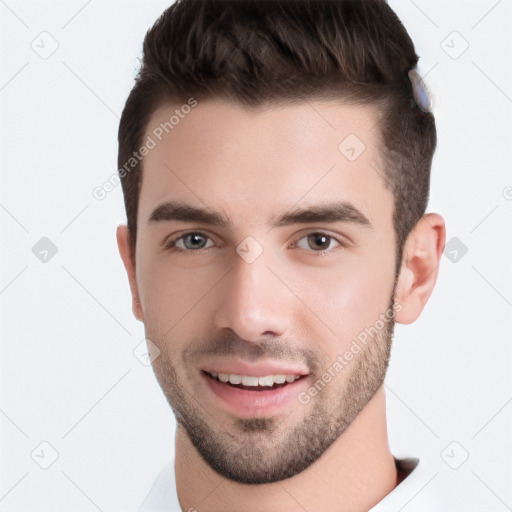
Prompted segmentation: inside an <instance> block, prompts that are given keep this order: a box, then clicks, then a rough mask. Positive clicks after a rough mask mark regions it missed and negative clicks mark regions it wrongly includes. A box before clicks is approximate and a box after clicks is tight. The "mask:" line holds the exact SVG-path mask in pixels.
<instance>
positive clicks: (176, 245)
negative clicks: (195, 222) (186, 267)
mask: <svg viewBox="0 0 512 512" xmlns="http://www.w3.org/2000/svg"><path fill="white" fill-rule="evenodd" d="M208 241H209V242H211V243H210V245H208ZM213 245H214V244H213V242H212V240H211V239H210V238H209V237H208V236H207V235H205V234H204V233H200V232H198V231H191V232H190V233H185V234H184V235H181V236H179V237H177V238H174V239H173V240H170V241H169V242H167V243H166V245H165V248H166V249H169V250H170V251H175V250H179V251H197V250H199V249H208V248H209V247H212V246H213Z"/></svg>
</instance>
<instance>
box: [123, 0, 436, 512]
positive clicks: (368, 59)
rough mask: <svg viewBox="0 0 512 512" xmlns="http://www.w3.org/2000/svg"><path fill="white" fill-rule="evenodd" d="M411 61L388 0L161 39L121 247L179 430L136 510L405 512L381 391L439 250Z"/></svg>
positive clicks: (199, 21)
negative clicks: (399, 333) (395, 340)
mask: <svg viewBox="0 0 512 512" xmlns="http://www.w3.org/2000/svg"><path fill="white" fill-rule="evenodd" d="M417 61H418V57H417V55H416V54H415V50H414V46H413V43H412V41H411V39H410V38H409V36H408V34H407V32H406V30H405V28H404V27H403V25H402V24H401V22H400V21H399V19H398V18H397V17H396V15H395V14H394V12H393V11H392V10H391V9H390V8H389V6H388V5H387V4H386V3H385V1H383V0H379V1H377V0H375V1H369V0H364V1H363V0H360V1H340V0H338V1H296V0H283V1H268V0H267V1H261V0H260V1H258V0H246V1H225V0H222V1H217V0H178V1H177V2H176V3H175V4H173V5H172V6H171V7H170V8H169V9H168V10H166V11H165V12H164V13H163V15H162V16H161V17H160V19H159V20H158V21H157V22H156V23H155V25H154V26H153V27H152V29H151V30H150V31H149V32H148V34H147V35H146V38H145V41H144V57H143V62H142V67H141V70H140V72H139V75H138V77H137V79H136V83H135V86H134V88H133V90H132V91H131V93H130V96H129V98H128V100H127V102H126V106H125V109H124V111H123V115H122V119H121V123H120V129H119V173H120V176H121V181H122V185H123V193H124V199H125V206H126V213H127V220H128V222H127V226H120V227H119V228H118V231H117V240H118V245H119V250H120V254H121V257H122V259H123V262H124V265H125V268H126V271H127V273H128V278H129V282H130V287H131V293H132V297H133V312H134V315H135V316H136V318H138V319H139V320H140V321H142V322H143V323H144V326H145V331H146V338H147V340H148V348H149V351H150V354H151V358H152V365H153V370H154V373H155V375H156V378H157V380H158V382H159V384H160V386H161V388H162V390H163V392H164V394H165V396H166V398H167V400H168V402H169V404H170V406H171V407H172V410H173V412H174V414H175V416H176V420H177V430H176V437H175V443H176V444H175V458H174V461H172V462H171V463H170V464H169V466H167V467H166V468H165V469H164V470H163V471H162V473H161V475H160V477H159V478H158V480H157V482H156V483H155V485H154V486H153V488H152V490H151V492H150V494H149V495H148V497H147V499H146V500H145V502H144V504H143V505H142V507H141V509H140V510H143V511H147V510H168V511H175V510H176V511H179V510H184V511H186V510H197V511H199V512H210V511H216V512H219V511H222V512H235V511H236V512H239V511H245V512H257V511H270V510H272V511H277V512H280V511H286V512H295V511H303V510H308V511H310V512H313V511H321V512H329V511H333V512H334V511H345V512H349V511H350V512H355V511H367V510H370V509H371V510H374V511H376V510H395V509H397V508H398V507H396V503H398V501H396V500H395V501H393V499H394V497H397V496H399V493H400V490H401V489H403V488H404V486H406V484H407V482H409V481H411V480H412V479H414V476H415V475H417V474H418V472H419V471H421V464H420V465H419V466H418V460H417V459H414V458H410V459H405V460H398V459H395V458H394V457H393V455H392V454H391V452H390V449H389V445H388V439H387V430H386V415H385V392H384V387H383V382H384V378H385V374H386V370H387V367H388V361H389V355H390V348H391V340H392V335H393V328H394V322H395V321H398V322H400V323H403V324H408V323H411V322H413V321H414V320H416V318H417V317H418V316H419V315H420V313H421V311H422V309H423V307H424V306H425V304H426V302H427V300H428V298H429V297H430V295H431V293H432V290H433V287H434V285H435V282H436V278H437V274H438V264H439V260H440V256H441V253H442V249H443V246H444V241H445V227H444V222H443V219H442V218H441V217H440V216H439V215H437V214H434V213H429V214H425V211H426V205H427V201H428V192H429V176H430V167H431V161H432V156H433V153H434V150H435V146H436V130H435V122H434V117H433V115H432V113H431V112H430V111H429V110H430V101H429V98H428V95H427V93H426V90H425V89H424V86H423V84H422V82H421V79H420V78H419V75H418V74H417V72H416V71H415V68H416V64H417ZM402 481H403V483H401V482H402ZM379 502H380V503H379ZM393 503H395V505H393ZM403 504H404V503H402V502H401V506H402V505H403ZM425 506H426V507H427V508H426V509H428V506H427V505H425ZM419 509H420V508H417V509H415V510H419ZM429 510H433V509H432V508H430V509H429Z"/></svg>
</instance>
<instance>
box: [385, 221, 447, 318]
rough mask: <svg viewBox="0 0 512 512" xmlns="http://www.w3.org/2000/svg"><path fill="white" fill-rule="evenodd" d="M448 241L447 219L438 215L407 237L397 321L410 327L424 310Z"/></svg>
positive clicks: (417, 227)
mask: <svg viewBox="0 0 512 512" xmlns="http://www.w3.org/2000/svg"><path fill="white" fill-rule="evenodd" d="M445 240H446V228H445V225H444V220H443V218H442V217H441V216H440V215H438V214H437V213H428V214H426V215H424V216H423V217H422V218H421V219H420V220H419V221H418V223H417V224H416V226H415V227H414V229H413V230H412V231H411V233H410V234H409V236H408V237H407V240H406V242H405V247H404V251H403V258H402V267H401V269H400V274H399V277H398V282H397V286H396V290H395V304H397V306H399V307H397V309H396V313H395V320H396V321H397V322H399V323H401V324H410V323H412V322H414V321H415V320H416V319H417V318H418V317H419V316H420V314H421V312H422V311H423V308H424V307H425V305H426V303H427V301H428V299H429V298H430V296H431V294H432V291H433V290H434V286H435V284H436V281H437V276H438V273H439V262H440V259H441V256H442V254H443V249H444V245H445Z"/></svg>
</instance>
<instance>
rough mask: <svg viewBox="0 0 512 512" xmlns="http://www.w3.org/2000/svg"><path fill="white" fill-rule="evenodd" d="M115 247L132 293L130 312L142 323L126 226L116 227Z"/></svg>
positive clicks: (130, 245)
mask: <svg viewBox="0 0 512 512" xmlns="http://www.w3.org/2000/svg"><path fill="white" fill-rule="evenodd" d="M116 238H117V247H118V248H119V254H120V256H121V259H122V260H123V263H124V268H125V269H126V273H127V274H128V281H129V283H130V290H131V293H132V311H133V314H134V316H135V318H136V319H137V320H140V321H141V322H142V321H144V315H143V312H142V306H141V304H140V297H139V288H138V286H137V277H136V273H135V254H134V253H133V251H132V244H131V238H130V232H129V231H128V227H127V226H117V231H116Z"/></svg>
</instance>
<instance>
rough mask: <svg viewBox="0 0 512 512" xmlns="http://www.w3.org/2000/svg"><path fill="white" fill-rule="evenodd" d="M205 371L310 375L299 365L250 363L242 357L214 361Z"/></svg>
mask: <svg viewBox="0 0 512 512" xmlns="http://www.w3.org/2000/svg"><path fill="white" fill-rule="evenodd" d="M202 370H203V371H205V372H209V373H211V372H215V373H227V374H231V373H235V374H237V375H247V376H248V377H265V376H267V375H297V376H302V375H308V371H307V370H305V369H304V368H303V367H300V366H298V365H285V364H283V363H280V362H277V361H266V362H260V363H249V362H246V361H242V360H241V359H231V360H223V361H220V360H219V361H217V362H212V363H209V364H207V365H205V366H204V367H203V368H202Z"/></svg>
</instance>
